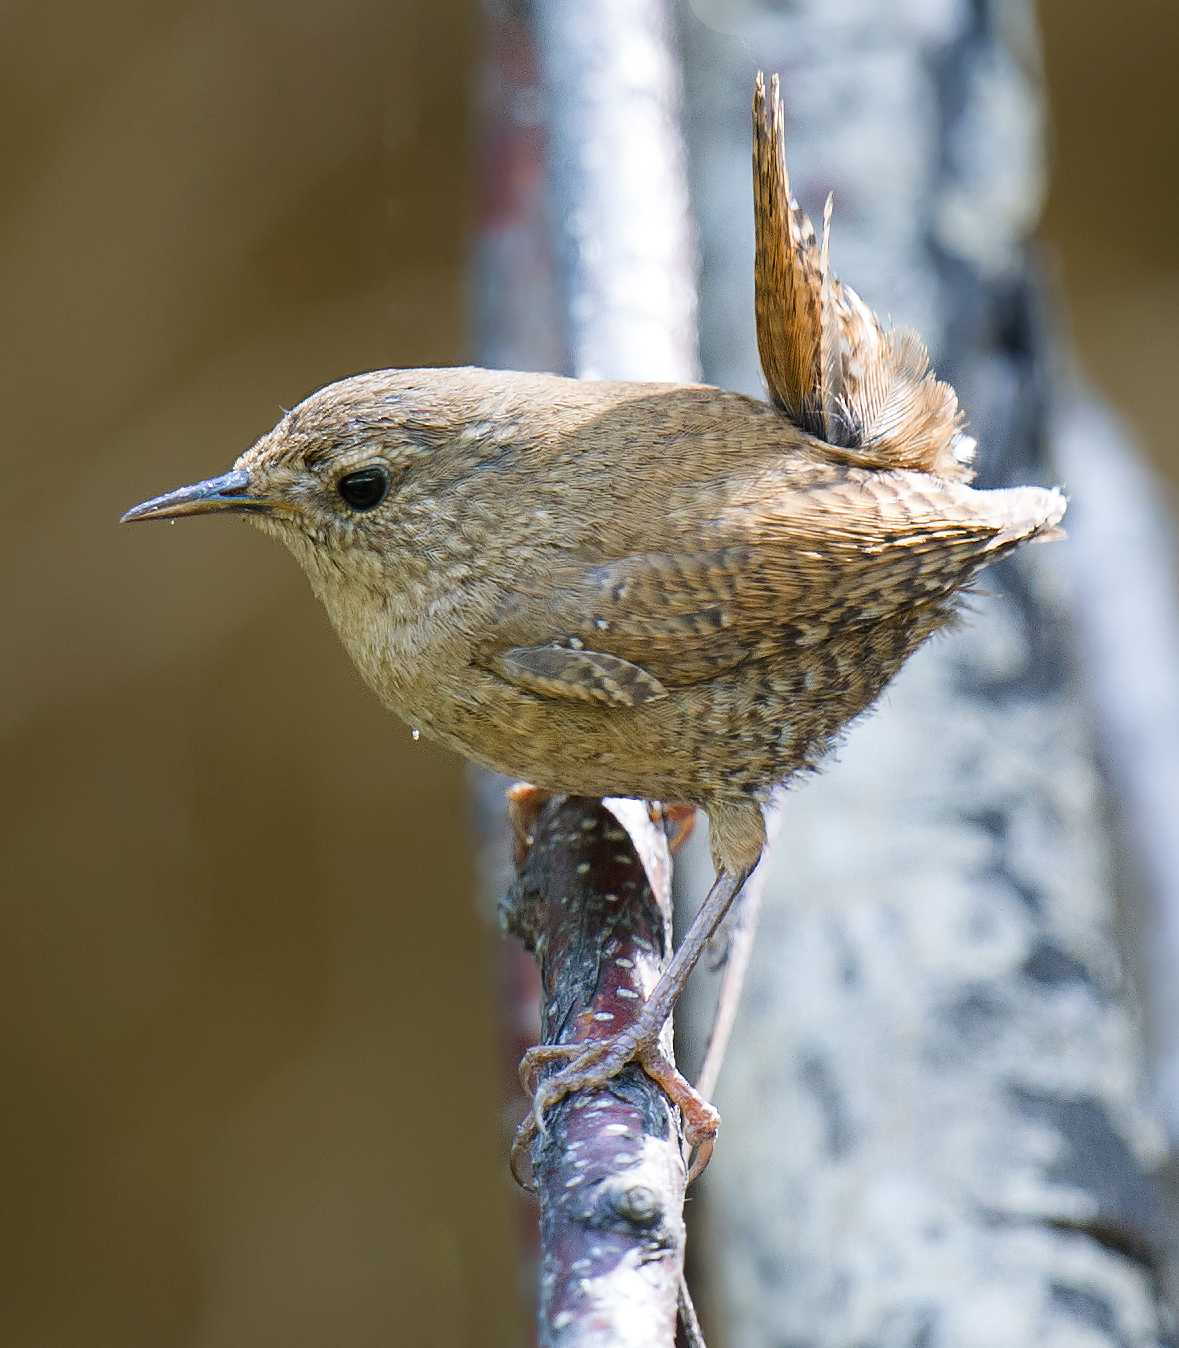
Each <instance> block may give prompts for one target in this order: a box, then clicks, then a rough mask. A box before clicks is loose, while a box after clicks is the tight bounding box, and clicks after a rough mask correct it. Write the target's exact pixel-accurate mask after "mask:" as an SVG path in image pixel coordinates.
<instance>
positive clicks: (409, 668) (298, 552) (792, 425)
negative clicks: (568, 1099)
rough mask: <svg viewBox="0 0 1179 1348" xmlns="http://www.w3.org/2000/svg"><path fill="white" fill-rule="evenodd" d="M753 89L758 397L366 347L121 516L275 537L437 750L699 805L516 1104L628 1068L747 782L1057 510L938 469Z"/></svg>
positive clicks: (738, 852) (668, 982)
mask: <svg viewBox="0 0 1179 1348" xmlns="http://www.w3.org/2000/svg"><path fill="white" fill-rule="evenodd" d="M753 111H754V184H755V202H756V226H757V252H756V275H755V282H756V287H755V288H756V313H757V337H758V348H759V351H760V353H761V361H762V367H763V370H764V372H765V376H766V384H767V387H768V390H769V394H770V398H771V402H770V403H765V402H759V401H758V400H756V399H753V398H747V397H744V396H742V395H740V394H736V393H726V392H724V391H723V390H720V389H714V388H705V387H700V386H678V385H658V384H626V383H579V382H577V381H575V380H571V379H561V378H558V377H556V376H554V375H543V374H514V373H510V372H504V371H492V370H478V369H444V370H382V371H378V372H377V373H374V374H364V375H357V376H356V377H354V378H352V379H345V380H342V381H340V382H339V383H337V384H332V385H330V386H328V387H327V388H324V389H321V390H320V391H319V392H318V393H315V394H313V395H312V396H311V397H310V398H308V399H307V400H306V401H305V402H303V403H301V404H300V405H299V406H298V407H296V408H295V409H294V411H293V412H290V413H289V414H288V415H287V416H285V417H284V418H283V419H282V421H280V422H279V424H278V425H277V426H276V427H275V428H274V430H273V431H271V432H270V434H269V435H267V436H264V437H263V438H262V439H261V440H260V441H259V442H258V443H257V444H256V445H255V446H254V447H253V448H252V449H250V450H249V451H248V452H247V453H245V454H244V455H242V457H241V458H240V459H239V460H238V461H237V463H236V465H235V466H234V468H233V470H231V471H230V472H229V473H227V474H225V475H224V476H223V477H221V478H216V479H213V480H211V481H210V482H205V483H198V484H197V485H196V486H194V487H188V488H182V489H181V490H180V491H178V492H171V493H169V494H168V495H167V496H163V497H158V498H156V499H155V500H152V501H148V502H145V503H144V504H143V505H142V506H139V507H137V508H136V509H135V510H132V511H130V512H128V515H127V516H125V517H124V518H127V519H157V518H170V517H175V516H177V515H183V514H196V513H203V512H206V511H211V510H231V511H240V512H244V513H247V514H249V515H250V517H251V518H252V519H254V521H255V522H256V523H257V524H258V525H259V526H260V527H261V528H263V529H264V530H266V532H268V533H270V534H272V535H273V536H275V537H277V538H278V539H280V540H281V541H282V542H283V543H285V544H286V545H287V546H288V547H289V548H290V549H291V551H292V552H293V553H294V554H295V556H296V557H297V558H298V559H299V561H300V562H301V563H302V565H303V567H304V569H305V570H306V572H307V574H308V576H309V577H310V580H311V584H312V586H313V588H314V590H315V592H316V594H317V595H318V596H319V597H320V599H321V600H322V601H323V603H324V606H325V607H326V609H327V612H328V614H329V616H330V618H331V620H332V622H333V624H334V625H335V627H336V630H337V631H338V632H339V634H340V636H341V638H342V640H343V642H344V644H345V646H346V647H347V648H348V650H349V652H350V653H351V655H352V657H353V659H354V660H355V661H356V664H357V665H358V667H359V668H360V671H361V673H362V674H363V675H364V677H365V679H366V680H367V681H368V683H369V684H370V685H371V686H372V687H373V689H374V690H375V692H376V693H377V695H378V696H379V697H380V698H381V699H382V701H383V702H384V703H385V704H386V705H387V706H388V707H390V708H391V709H392V710H393V711H395V712H396V713H397V714H398V715H399V716H401V717H403V718H404V719H405V720H406V721H408V722H409V723H410V725H412V726H413V727H414V729H415V731H418V730H420V731H421V732H422V733H425V734H428V735H431V736H434V737H436V738H437V739H440V740H442V741H443V742H444V743H446V744H448V745H450V746H451V747H452V748H454V749H456V750H458V751H459V752H460V753H463V754H465V755H466V756H467V757H468V758H472V759H474V760H475V761H476V762H479V763H483V764H486V765H487V766H489V767H492V768H497V769H499V770H500V771H502V772H506V773H508V774H510V775H512V776H514V777H520V778H525V779H527V780H528V781H531V782H534V783H536V785H537V786H538V787H540V788H550V789H552V790H555V791H563V792H570V793H575V794H578V795H586V796H606V795H614V796H640V797H648V798H654V799H662V800H670V801H686V802H692V803H696V804H699V805H702V806H703V807H704V808H705V809H706V810H707V812H708V815H709V820H710V824H711V829H710V839H711V842H712V847H713V852H714V856H715V858H716V861H717V865H718V870H719V874H718V878H717V881H716V884H715V885H714V886H713V889H712V891H711V892H710V894H709V896H708V898H707V899H706V900H705V903H704V905H703V906H702V908H701V910H700V913H699V914H698V916H697V918H696V919H695V921H694V922H693V924H692V927H691V928H690V930H689V932H688V934H687V936H686V937H685V940H684V942H683V943H682V945H681V947H680V948H679V950H677V952H676V954H675V957H674V959H673V960H672V962H671V965H670V966H669V968H668V970H667V971H666V973H665V974H664V976H663V977H662V978H661V979H660V982H659V984H658V985H657V987H656V988H655V989H654V990H653V991H652V993H651V994H650V996H649V998H648V999H647V1001H646V1002H645V1003H644V1005H643V1008H642V1011H641V1012H640V1014H639V1015H638V1016H637V1017H636V1019H635V1021H634V1023H633V1024H632V1025H630V1026H628V1027H627V1029H626V1030H624V1031H623V1032H621V1033H619V1034H618V1035H616V1036H615V1037H614V1038H613V1039H607V1040H601V1041H595V1042H594V1043H591V1044H588V1045H586V1044H582V1045H570V1046H567V1050H566V1049H553V1048H551V1047H550V1048H549V1049H546V1050H545V1052H546V1054H548V1055H549V1056H548V1057H546V1059H545V1061H546V1062H548V1061H550V1059H551V1055H552V1054H553V1053H563V1052H565V1051H568V1052H569V1053H570V1054H571V1061H570V1062H569V1064H568V1065H567V1066H566V1067H565V1068H564V1069H563V1070H562V1071H560V1072H559V1073H557V1075H555V1076H551V1077H549V1078H547V1079H546V1080H544V1081H543V1082H541V1084H540V1086H539V1088H538V1090H537V1093H536V1096H535V1098H534V1102H533V1115H532V1123H531V1124H530V1125H529V1126H530V1127H537V1126H540V1125H541V1120H542V1117H543V1112H544V1109H545V1108H546V1107H547V1106H548V1105H549V1104H551V1103H552V1102H553V1101H555V1100H556V1099H559V1098H560V1097H561V1096H562V1095H564V1094H566V1093H568V1092H570V1091H574V1090H578V1089H581V1088H582V1087H584V1086H587V1085H600V1084H601V1083H602V1082H603V1081H605V1080H608V1079H609V1078H610V1077H611V1076H612V1075H613V1074H615V1073H617V1072H618V1071H619V1070H621V1068H622V1067H623V1066H624V1065H625V1064H626V1063H627V1062H628V1061H634V1060H638V1061H639V1062H641V1063H643V1064H644V1065H646V1066H647V1070H648V1071H654V1070H655V1069H654V1068H653V1067H652V1066H651V1064H652V1063H654V1062H656V1061H657V1059H658V1054H657V1052H656V1050H657V1046H658V1042H659V1032H660V1028H661V1027H662V1025H663V1024H664V1022H665V1021H666V1019H667V1016H668V1014H669V1013H670V1010H671V1007H672V1005H673V1003H674V1000H675V998H676V996H677V995H678V993H679V991H680V990H681V989H682V987H683V986H684V982H685V981H686V979H687V976H688V974H689V972H690V971H691V968H692V965H693V964H694V963H695V961H696V959H697V958H698V957H699V954H700V951H701V950H702V949H703V946H704V944H705V943H706V942H707V940H708V939H709V937H710V936H711V934H712V932H713V931H714V930H715V929H716V926H717V924H718V923H719V921H720V920H721V918H722V917H723V915H724V913H725V911H726V909H727V907H728V906H729V904H730V903H731V902H732V900H733V898H734V896H735V895H736V893H737V892H738V890H739V889H740V886H741V883H742V880H743V879H744V877H745V876H746V875H747V874H748V873H749V871H750V870H751V869H752V867H753V865H754V864H755V863H756V861H757V859H758V857H759V856H760V854H761V850H762V847H763V845H764V841H765V828H764V824H763V821H762V813H761V802H762V801H763V800H764V799H765V797H766V795H767V794H768V792H769V791H770V790H771V789H772V788H773V787H774V786H775V785H776V784H777V783H779V782H781V781H783V780H785V779H787V778H789V777H790V776H792V775H793V774H795V773H798V772H800V771H802V770H805V769H807V768H810V767H813V766H814V765H815V764H816V763H817V762H818V761H819V760H820V759H821V758H822V756H823V755H824V754H825V753H826V752H827V751H828V749H829V748H830V746H831V744H832V742H833V741H834V739H835V738H836V737H837V736H838V734H839V733H840V731H841V730H842V728H843V727H844V726H845V725H846V724H847V722H848V721H849V720H851V719H852V718H853V717H854V716H856V715H858V714H859V713H860V712H862V711H864V710H865V709H866V708H867V707H868V706H870V705H871V703H872V702H873V701H874V700H875V699H876V697H877V696H878V695H879V693H880V691H881V689H882V688H883V687H884V685H885V683H887V681H888V680H889V679H890V678H891V677H892V675H893V674H895V673H896V671H897V670H898V669H899V668H900V666H901V665H902V664H903V662H904V660H905V658H906V657H907V656H908V655H909V654H910V653H911V652H912V651H913V650H915V649H916V648H917V647H918V646H919V645H920V644H921V642H923V641H924V640H925V639H926V638H927V637H928V636H929V635H930V634H931V633H933V632H934V631H936V630H937V629H938V628H939V627H941V626H943V625H944V624H945V623H946V622H947V621H949V620H950V619H951V618H952V616H953V614H954V611H955V600H956V596H957V595H958V594H959V593H960V591H961V590H962V589H963V587H965V586H967V585H969V584H970V582H971V580H972V579H973V578H974V576H975V575H976V574H977V573H978V571H979V570H980V569H981V568H982V567H984V566H986V565H987V564H988V563H989V562H992V561H995V560H996V559H997V558H999V557H1002V556H1003V555H1004V554H1005V553H1007V552H1010V551H1011V550H1012V549H1013V548H1016V547H1018V546H1019V545H1020V544H1021V543H1024V542H1027V541H1029V540H1031V539H1035V538H1051V537H1053V536H1055V535H1057V534H1058V533H1059V530H1058V529H1057V527H1056V526H1057V524H1058V523H1059V521H1060V519H1061V517H1062V515H1063V514H1064V509H1065V502H1064V500H1063V498H1062V497H1061V496H1060V494H1059V493H1058V492H1055V491H1045V490H1043V489H1041V488H1037V487H1019V488H1013V489H1009V490H1005V491H984V492H978V491H973V490H972V489H971V488H970V487H969V485H967V484H968V482H969V479H970V466H969V465H970V459H971V454H972V451H973V441H971V440H970V438H969V437H968V436H966V435H965V434H964V432H963V428H962V417H961V414H960V412H959V410H958V403H957V398H956V397H955V395H954V391H953V390H952V389H951V388H949V386H948V385H946V384H943V383H940V382H938V380H937V379H935V378H934V376H933V375H932V373H930V371H929V369H928V360H927V358H926V354H925V350H924V348H923V347H922V345H921V343H920V341H919V340H918V339H917V337H916V336H914V335H913V334H912V333H899V334H890V333H886V332H885V331H884V330H883V329H882V328H881V326H880V324H879V323H878V322H877V320H876V318H875V316H874V315H873V314H872V313H871V311H870V310H869V309H868V308H867V307H866V306H865V305H864V304H863V303H862V301H861V300H860V299H859V298H858V297H857V296H856V295H855V293H854V292H853V291H852V290H851V289H850V288H849V287H847V286H842V285H841V284H840V283H839V281H838V280H837V279H836V277H835V275H834V273H833V271H832V270H831V266H830V224H831V202H830V199H828V203H827V207H826V210H825V211H824V221H823V238H822V241H821V242H816V239H815V234H814V230H813V229H812V228H811V225H810V222H809V221H808V220H807V218H806V216H805V215H804V214H803V213H802V211H801V210H800V209H799V208H798V205H797V203H796V202H794V201H793V200H792V199H791V196H790V184H789V179H788V178H787V175H786V164H785V157H784V153H783V148H782V121H783V119H782V109H781V102H780V99H779V97H778V89H777V81H776V80H775V81H774V83H773V86H772V89H771V95H770V98H769V100H768V101H767V98H766V91H765V86H764V82H763V81H762V80H761V78H760V77H759V79H758V83H757V89H756V93H755V97H754V109H753ZM668 1070H669V1071H670V1070H671V1069H670V1068H669V1069H668ZM665 1075H666V1074H665ZM659 1079H660V1080H661V1081H663V1080H664V1078H663V1077H660V1078H659ZM677 1081H678V1087H677V1089H678V1090H679V1092H680V1094H679V1096H677V1098H682V1099H685V1100H688V1101H692V1100H693V1099H694V1097H693V1094H692V1092H691V1088H690V1087H688V1086H687V1083H686V1082H682V1081H679V1079H678V1078H677ZM664 1084H665V1086H667V1085H668V1084H669V1083H668V1082H667V1081H664ZM671 1084H672V1085H675V1084H676V1083H674V1082H673V1083H671ZM696 1103H697V1104H699V1105H700V1106H701V1107H702V1109H707V1106H704V1105H703V1102H700V1101H696ZM697 1115H698V1117H699V1118H704V1117H706V1116H705V1114H704V1113H702V1112H701V1111H700V1110H698V1111H697ZM707 1117H708V1118H710V1119H712V1120H713V1122H712V1123H711V1125H710V1127H711V1129H712V1131H715V1111H713V1112H712V1113H711V1114H709V1115H707ZM704 1132H708V1129H705V1130H704ZM710 1135H711V1134H709V1136H704V1134H703V1133H701V1135H700V1136H699V1137H698V1138H697V1140H698V1141H700V1142H702V1143H703V1145H704V1152H703V1153H702V1154H703V1155H706V1154H707V1147H708V1145H709V1138H710ZM528 1136H529V1133H528V1129H525V1132H524V1135H523V1138H524V1143H526V1142H527V1138H528Z"/></svg>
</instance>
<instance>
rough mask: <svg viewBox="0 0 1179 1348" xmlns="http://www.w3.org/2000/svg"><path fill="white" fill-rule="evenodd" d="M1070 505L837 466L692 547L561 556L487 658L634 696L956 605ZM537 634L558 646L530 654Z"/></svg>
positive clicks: (548, 687) (535, 687) (735, 514)
mask: <svg viewBox="0 0 1179 1348" xmlns="http://www.w3.org/2000/svg"><path fill="white" fill-rule="evenodd" d="M762 485H763V487H764V485H765V484H762ZM1063 511H1064V501H1063V498H1061V497H1060V496H1059V495H1058V494H1057V493H1053V492H1048V491H1044V490H1041V489H1040V488H1034V487H1029V488H1018V489H1014V490H1011V491H996V492H976V491H971V490H970V489H969V488H968V487H965V486H963V485H961V484H958V483H946V482H941V481H939V480H937V479H935V478H930V477H927V476H926V475H924V474H912V473H896V474H877V473H867V472H862V471H858V470H853V471H847V470H842V471H839V470H835V469H832V470H831V472H830V474H829V476H828V477H827V479H826V480H825V481H823V482H821V483H817V484H815V485H812V486H810V487H808V488H807V489H806V490H803V491H786V492H777V493H775V492H774V491H772V490H769V491H762V492H761V493H759V494H758V496H757V499H755V500H751V501H750V502H748V503H746V504H741V503H740V502H737V503H735V504H734V505H733V506H732V507H731V508H730V509H729V510H728V511H726V512H725V514H724V515H723V516H722V517H721V518H719V519H714V520H712V521H711V522H710V524H709V525H708V527H707V530H706V531H705V532H704V534H703V535H702V538H701V539H700V540H699V541H702V542H703V543H704V544H705V545H704V546H700V547H697V548H696V549H693V550H691V551H688V550H685V551H682V552H675V551H659V552H654V551H653V552H645V553H636V554H634V555H631V556H627V557H622V558H617V559H615V560H611V561H607V562H603V563H600V564H597V565H594V564H570V563H564V564H558V565H555V566H554V567H553V569H552V570H551V572H549V573H546V579H545V583H544V584H543V586H538V587H537V588H536V589H535V590H534V591H533V593H532V595H531V597H530V598H528V599H524V600H521V599H520V598H519V594H518V595H517V600H516V601H515V603H514V605H513V611H512V613H510V614H507V613H505V614H504V615H503V621H502V623H501V624H500V629H499V641H498V650H497V651H496V652H495V654H494V655H493V656H492V658H491V659H489V661H488V663H489V664H491V666H492V667H493V668H496V669H497V671H498V672H500V673H501V674H502V675H503V676H504V677H506V678H509V679H511V680H512V681H513V682H516V683H519V684H521V686H525V687H529V688H531V690H532V691H536V692H543V693H548V694H552V695H557V696H562V695H563V696H569V697H579V698H583V699H585V698H592V699H596V700H600V701H625V702H628V703H629V704H630V705H636V704H637V703H639V702H641V701H643V700H647V699H649V698H650V697H652V696H655V695H657V693H655V692H653V691H651V690H652V689H654V690H658V691H660V692H661V691H662V690H663V689H665V688H674V687H682V686H684V685H688V684H693V683H698V682H701V681H702V680H706V679H709V678H712V677H715V676H716V675H717V674H718V673H720V672H721V671H723V670H725V669H731V668H734V667H735V666H737V665H739V664H741V663H742V662H743V661H745V660H748V659H760V658H764V657H766V656H770V655H773V654H775V653H781V652H782V651H783V649H784V648H787V647H790V646H804V647H805V646H808V645H812V644H814V643H816V642H819V641H822V640H824V639H825V638H826V637H827V636H828V634H829V633H830V632H831V631H832V630H833V629H835V628H840V629H842V630H845V631H848V632H850V631H851V630H853V629H855V628H859V627H862V626H864V625H867V624H874V623H878V622H880V621H882V620H887V618H888V616H889V615H890V614H893V613H897V612H899V611H900V610H902V609H904V610H905V611H913V610H914V609H915V608H917V607H919V606H920V605H922V604H927V603H928V604H938V605H942V604H945V602H946V601H947V599H948V598H949V596H950V595H951V593H952V592H953V591H954V590H955V589H956V588H958V587H960V586H961V585H963V584H964V583H966V582H967V581H969V579H970V578H971V576H972V575H973V574H974V573H975V572H976V571H977V570H979V569H980V568H981V567H982V566H984V565H986V564H987V563H988V562H991V561H994V560H995V559H996V558H997V557H998V556H1000V555H1002V553H1003V552H1006V551H1008V550H1009V549H1010V548H1013V547H1015V546H1016V544H1017V543H1019V542H1021V541H1023V540H1025V539H1027V538H1030V537H1033V536H1035V535H1036V534H1039V533H1045V532H1047V531H1049V530H1051V529H1052V527H1053V526H1054V525H1055V523H1056V522H1057V521H1058V520H1059V518H1060V516H1061V515H1062V514H1063ZM525 632H527V633H528V635H529V636H531V637H533V638H535V636H536V635H538V634H542V633H543V635H544V636H545V638H546V640H545V641H544V642H543V643H539V644H536V645H529V646H527V647H524V648H523V649H521V647H522V645H523V643H522V642H521V641H520V637H521V636H522V635H523V634H524V633H525ZM648 680H649V681H650V682H647V681H648Z"/></svg>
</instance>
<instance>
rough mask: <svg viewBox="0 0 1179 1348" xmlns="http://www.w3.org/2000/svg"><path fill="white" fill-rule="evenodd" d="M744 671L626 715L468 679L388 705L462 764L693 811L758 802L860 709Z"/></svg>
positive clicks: (553, 786)
mask: <svg viewBox="0 0 1179 1348" xmlns="http://www.w3.org/2000/svg"><path fill="white" fill-rule="evenodd" d="M744 673H745V677H744V678H743V679H737V678H735V677H732V676H730V677H726V678H718V679H714V680H711V681H709V682H708V683H704V684H699V685H695V686H693V687H690V688H681V689H672V690H670V692H669V694H668V696H667V697H666V698H663V699H661V700H659V701H657V702H647V703H644V704H643V705H642V706H639V707H633V708H632V707H619V706H605V705H601V704H598V703H591V702H577V701H573V700H570V699H558V698H549V697H542V696H538V695H536V694H532V693H529V692H525V691H523V690H521V689H518V688H516V687H515V686H513V685H511V684H508V683H506V682H504V681H503V680H501V679H499V678H498V677H496V676H495V675H492V674H490V673H486V672H484V671H472V674H473V676H474V677H471V678H470V679H469V680H468V681H467V682H466V683H465V685H464V687H463V689H462V691H461V693H459V692H451V693H450V694H449V695H445V694H443V695H441V696H440V693H441V691H442V690H440V689H439V688H438V686H437V685H434V686H433V687H431V688H430V689H428V690H426V689H422V690H421V692H420V693H419V694H418V695H417V696H414V690H411V689H407V690H405V691H406V694H407V696H403V697H400V698H397V699H395V700H391V701H390V705H391V706H392V707H393V709H394V710H396V711H397V712H398V713H399V714H400V715H401V716H402V717H403V718H404V719H405V720H407V721H409V723H410V724H411V725H413V726H414V727H415V728H418V729H420V730H421V731H422V732H423V733H426V734H429V735H431V736H433V737H435V738H437V739H439V740H441V741H442V742H443V743H445V744H447V745H449V746H450V747H451V748H453V749H456V750H458V752H460V753H462V754H464V755H465V756H466V757H468V758H471V759H473V760H475V761H476V762H478V763H481V764H483V765H484V766H486V767H489V768H492V769H494V770H495V771H497V772H502V773H505V774H507V775H508V776H511V777H515V778H518V779H521V780H525V781H529V782H532V783H534V784H535V785H537V786H543V787H546V788H548V789H549V790H554V791H568V792H571V793H574V794H577V795H588V796H608V795H618V796H641V797H647V798H651V799H662V800H689V801H695V802H701V801H705V800H708V799H710V798H713V797H716V796H732V795H738V794H740V795H754V794H758V795H760V794H763V793H765V792H766V791H768V790H769V789H770V788H771V787H772V786H773V785H774V784H775V783H776V782H778V781H781V780H782V779H783V778H784V777H786V776H788V775H789V774H790V773H792V772H794V771H796V770H797V769H799V768H801V767H806V766H810V765H811V763H812V762H813V761H814V760H815V759H817V758H818V757H820V756H821V755H822V754H823V753H824V752H825V751H826V749H827V747H828V745H829V743H830V740H831V737H832V735H833V734H834V732H835V731H836V730H837V729H838V727H839V725H840V724H842V722H843V721H844V720H845V719H846V717H847V715H849V714H854V711H858V710H860V708H858V707H857V708H854V709H853V710H852V711H851V712H849V711H848V709H847V706H846V699H844V698H840V697H836V698H831V699H825V700H822V701H820V702H818V703H816V701H815V699H814V698H813V697H803V696H800V694H801V693H802V692H803V691H804V690H803V687H802V680H803V678H805V676H797V675H796V674H791V673H790V672H788V671H784V670H778V671H767V672H766V674H765V677H764V678H762V679H760V680H759V679H754V680H751V679H750V678H749V674H750V671H749V670H746V671H744Z"/></svg>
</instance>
